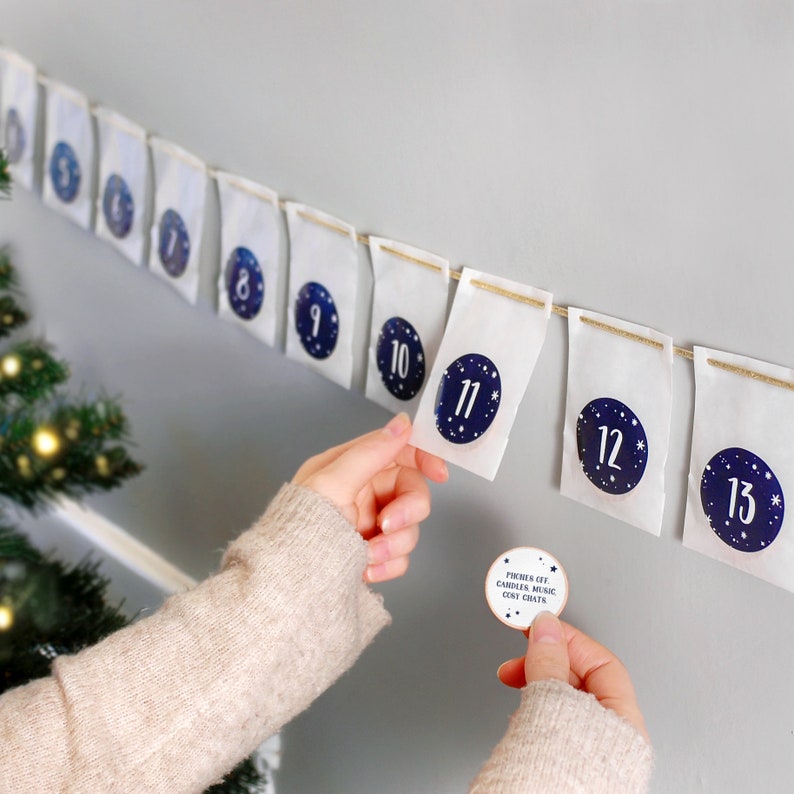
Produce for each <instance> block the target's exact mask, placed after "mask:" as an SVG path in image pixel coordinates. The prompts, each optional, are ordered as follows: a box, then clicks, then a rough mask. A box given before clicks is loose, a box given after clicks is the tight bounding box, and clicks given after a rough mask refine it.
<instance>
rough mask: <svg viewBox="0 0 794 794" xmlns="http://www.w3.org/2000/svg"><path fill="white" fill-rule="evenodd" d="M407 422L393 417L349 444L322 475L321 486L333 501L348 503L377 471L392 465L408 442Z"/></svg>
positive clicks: (404, 418) (408, 419) (408, 420)
mask: <svg viewBox="0 0 794 794" xmlns="http://www.w3.org/2000/svg"><path fill="white" fill-rule="evenodd" d="M410 429H411V420H410V418H409V417H408V415H407V414H405V413H401V414H398V415H397V416H395V417H394V418H393V419H392V420H391V421H390V422H389V423H388V424H387V425H386V426H385V427H383V428H381V429H380V430H375V431H373V432H372V433H368V434H367V435H365V436H362V437H361V438H359V439H357V440H356V441H355V442H353V443H352V444H350V445H349V446H348V447H347V449H345V450H344V451H343V452H342V453H341V454H340V455H339V456H338V457H336V459H335V460H333V461H331V462H330V463H328V465H327V466H326V467H325V469H324V470H323V472H322V475H323V477H322V479H323V482H324V483H325V484H326V487H327V488H328V489H329V490H332V491H334V493H333V494H331V493H327V494H325V495H326V496H329V497H331V498H332V500H333V501H337V502H338V503H339V502H344V501H347V500H352V499H354V498H355V497H356V495H357V494H358V493H359V491H361V489H362V488H363V487H364V486H365V485H366V484H367V483H368V482H369V481H370V480H371V479H372V478H373V477H374V476H375V475H376V474H377V473H378V472H380V471H381V470H383V469H385V468H386V467H388V466H390V465H391V464H392V463H394V461H395V459H396V457H397V455H398V454H399V453H400V450H402V449H403V447H405V445H406V444H407V443H408V439H409V438H410V435H411V434H410V432H409V430H410Z"/></svg>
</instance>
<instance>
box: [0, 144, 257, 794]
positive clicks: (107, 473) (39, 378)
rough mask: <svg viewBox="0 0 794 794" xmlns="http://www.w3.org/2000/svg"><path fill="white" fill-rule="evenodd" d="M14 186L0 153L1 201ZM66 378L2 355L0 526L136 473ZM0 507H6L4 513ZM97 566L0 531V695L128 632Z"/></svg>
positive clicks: (112, 420)
mask: <svg viewBox="0 0 794 794" xmlns="http://www.w3.org/2000/svg"><path fill="white" fill-rule="evenodd" d="M10 191H11V177H10V174H9V171H8V161H7V159H6V157H5V154H4V153H3V152H2V150H0V195H2V196H4V197H8V196H9V195H10ZM19 298H20V293H19V288H18V285H17V276H16V271H15V269H14V267H13V265H12V262H11V257H10V254H9V252H8V250H7V249H0V339H5V338H7V337H9V336H11V335H12V334H13V333H14V332H16V331H18V330H19V329H20V328H22V327H24V326H25V325H26V324H27V322H28V320H29V316H28V313H27V312H26V311H25V310H24V309H23V308H22V307H21V306H20V304H19ZM68 380H69V369H68V366H67V365H66V363H65V362H63V361H60V360H58V359H57V358H56V357H55V355H54V354H53V351H52V349H51V347H50V346H49V345H48V344H47V343H46V342H44V341H35V340H30V339H25V340H22V341H19V342H17V343H14V344H12V345H11V346H10V347H8V349H6V350H5V351H2V350H0V511H2V512H0V516H2V515H4V514H7V513H8V509H7V508H9V507H11V506H12V505H16V507H17V508H24V509H25V510H27V511H30V512H33V513H35V512H37V511H39V510H42V509H45V508H46V507H47V506H48V505H51V504H52V503H53V501H54V500H56V499H57V498H58V497H59V496H66V497H70V498H75V499H79V498H81V497H84V496H87V495H89V494H92V493H96V492H100V491H107V490H110V489H112V488H117V487H118V486H120V485H121V484H122V483H123V482H125V481H126V480H128V479H129V478H131V477H134V476H136V475H137V474H138V473H139V472H140V471H141V470H142V467H141V465H140V464H139V463H137V462H136V461H134V460H133V459H132V458H131V457H130V455H129V453H128V451H127V445H128V441H127V439H128V438H129V433H128V423H127V419H126V417H125V415H124V412H123V410H122V408H121V405H120V403H119V401H118V400H116V399H111V398H109V397H104V396H102V397H99V398H97V399H79V398H77V399H76V398H73V397H72V396H70V395H69V394H68V393H67V392H66V391H65V385H66V383H67V381H68ZM3 502H4V504H3ZM109 584H110V583H109V581H108V580H107V579H106V578H105V577H103V576H102V575H101V573H100V571H99V564H98V563H95V562H92V561H90V560H85V561H83V562H81V563H80V564H78V565H66V564H64V563H62V562H60V561H58V560H57V559H55V558H54V557H53V556H52V555H45V554H43V553H42V552H40V551H39V550H38V549H36V548H35V547H34V546H33V545H32V544H31V543H30V542H29V541H28V539H27V538H26V537H25V535H24V534H23V533H21V532H20V531H19V530H18V529H16V528H14V527H12V526H11V525H10V523H9V522H8V521H7V520H6V521H0V671H1V672H0V694H2V693H3V692H5V691H6V690H7V689H10V688H12V687H15V686H20V685H22V684H25V683H27V682H28V681H31V680H33V679H35V678H40V677H42V676H46V675H48V674H49V672H50V665H51V663H52V660H53V659H54V658H55V657H57V656H59V655H60V654H64V653H76V652H77V651H79V650H81V649H82V648H84V647H87V646H89V645H92V644H94V643H96V642H98V641H99V640H101V639H102V638H104V637H106V636H107V635H108V634H110V633H112V632H113V631H116V630H117V629H120V628H122V627H123V626H125V625H127V624H128V623H129V622H130V619H129V618H128V617H127V616H126V615H125V614H124V612H123V611H122V609H121V605H112V604H110V603H109V602H108V599H107V588H108V586H109ZM265 785H266V777H265V775H264V772H263V771H261V770H260V769H259V766H258V765H257V764H256V763H255V762H254V760H253V759H246V760H245V761H243V762H242V763H241V764H240V765H239V766H238V767H237V768H236V769H234V770H233V771H232V772H231V773H230V774H228V775H227V776H226V777H225V779H224V781H223V782H222V783H219V784H217V785H215V786H212V787H211V788H210V789H208V792H207V794H222V793H224V794H253V792H256V791H262V790H264V787H265Z"/></svg>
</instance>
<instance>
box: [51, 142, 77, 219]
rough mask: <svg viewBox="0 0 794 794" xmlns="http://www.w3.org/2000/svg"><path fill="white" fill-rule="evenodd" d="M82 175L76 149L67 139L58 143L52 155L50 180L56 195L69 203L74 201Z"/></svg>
mask: <svg viewBox="0 0 794 794" xmlns="http://www.w3.org/2000/svg"><path fill="white" fill-rule="evenodd" d="M82 176H83V173H82V170H81V169H80V162H79V161H78V159H77V154H76V153H75V151H74V149H72V147H71V146H70V145H69V144H68V143H66V141H59V142H58V143H56V144H55V146H53V148H52V155H51V156H50V181H51V182H52V189H53V190H54V191H55V195H56V196H58V198H59V199H60V200H61V201H63V202H66V203H67V204H68V203H69V202H71V201H74V199H75V196H77V191H78V190H79V189H80V180H81V179H82Z"/></svg>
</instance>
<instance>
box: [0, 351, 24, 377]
mask: <svg viewBox="0 0 794 794" xmlns="http://www.w3.org/2000/svg"><path fill="white" fill-rule="evenodd" d="M0 369H2V371H3V375H5V376H6V377H7V378H15V377H16V376H17V375H19V373H20V372H21V371H22V362H21V361H20V359H19V356H4V357H3V360H2V361H0Z"/></svg>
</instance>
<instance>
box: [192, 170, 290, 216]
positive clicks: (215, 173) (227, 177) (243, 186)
mask: <svg viewBox="0 0 794 794" xmlns="http://www.w3.org/2000/svg"><path fill="white" fill-rule="evenodd" d="M207 173H208V174H209V175H210V176H211V177H212V178H213V179H216V180H219V179H222V180H223V181H224V182H226V183H227V184H228V185H231V186H232V187H235V188H237V189H238V190H242V191H243V193H248V195H249V196H254V198H258V199H262V201H267V202H269V203H270V204H272V203H273V197H272V196H270V195H268V194H267V193H263V192H261V191H259V190H257V189H256V188H255V187H253V186H252V185H249V184H248V183H247V182H244V181H243V180H242V179H237V178H236V177H234V176H232V175H231V174H227V173H225V172H223V174H222V175H221V172H220V171H219V170H218V169H217V168H208V169H207ZM276 205H277V206H278V207H280V206H281V202H280V201H276Z"/></svg>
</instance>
